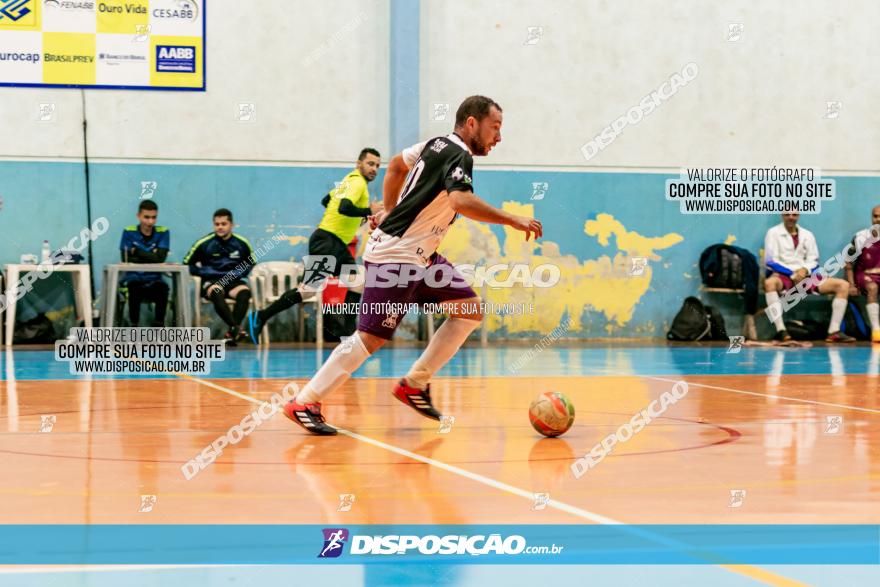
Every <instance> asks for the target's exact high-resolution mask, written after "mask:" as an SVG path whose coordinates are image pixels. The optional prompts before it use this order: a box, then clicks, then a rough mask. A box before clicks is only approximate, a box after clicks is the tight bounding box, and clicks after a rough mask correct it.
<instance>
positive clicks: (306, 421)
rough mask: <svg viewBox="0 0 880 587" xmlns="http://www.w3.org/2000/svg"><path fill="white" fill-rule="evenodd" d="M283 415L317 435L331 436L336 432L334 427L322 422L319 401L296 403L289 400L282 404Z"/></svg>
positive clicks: (322, 417)
mask: <svg viewBox="0 0 880 587" xmlns="http://www.w3.org/2000/svg"><path fill="white" fill-rule="evenodd" d="M284 415H285V416H287V417H288V418H289V419H290V420H293V421H294V422H296V423H297V424H299V425H300V426H302V427H303V428H305V429H306V430H308V431H309V432H311V433H312V434H316V435H318V436H333V435H335V434H337V432H336V428H334V427H333V426H329V425H327V424H326V423H325V422H324V416H322V415H321V404H320V403H314V404H298V403H297V402H296V400H291V401H289V402H287V405H285V406H284Z"/></svg>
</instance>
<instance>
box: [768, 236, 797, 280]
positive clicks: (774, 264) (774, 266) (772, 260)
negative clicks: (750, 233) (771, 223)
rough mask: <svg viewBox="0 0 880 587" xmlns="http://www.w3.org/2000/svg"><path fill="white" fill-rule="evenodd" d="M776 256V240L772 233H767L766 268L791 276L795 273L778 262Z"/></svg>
mask: <svg viewBox="0 0 880 587" xmlns="http://www.w3.org/2000/svg"><path fill="white" fill-rule="evenodd" d="M776 255H777V254H776V239H775V238H774V236H773V233H772V231H767V236H765V237H764V266H765V267H767V269H769V270H770V271H773V272H774V273H779V274H780V275H788V276H791V274H792V273H794V271H792V270H791V269H790V268H788V267H786V266H785V265H783V264H782V263H780V262H779V261H777V260H776Z"/></svg>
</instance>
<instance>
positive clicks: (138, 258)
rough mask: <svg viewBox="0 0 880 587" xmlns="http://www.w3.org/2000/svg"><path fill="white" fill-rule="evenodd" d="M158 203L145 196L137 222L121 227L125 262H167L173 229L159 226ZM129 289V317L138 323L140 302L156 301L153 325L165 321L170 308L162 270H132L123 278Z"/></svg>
mask: <svg viewBox="0 0 880 587" xmlns="http://www.w3.org/2000/svg"><path fill="white" fill-rule="evenodd" d="M158 218H159V206H158V205H157V204H156V202H154V201H153V200H142V201H141V203H140V205H138V211H137V219H138V223H137V224H136V225H132V226H126V227H125V228H124V229H122V239H121V240H120V242H119V252H120V255H121V257H122V262H123V263H164V262H165V259H167V258H168V251H169V249H170V248H171V232H170V231H169V230H168V229H167V228H165V227H164V226H156V221H157V220H158ZM121 285H122V286H123V287H125V288H126V289H127V290H128V319H129V321H130V322H131V325H132V326H137V325H138V323H139V322H140V319H141V304H142V303H143V302H152V303H153V304H155V307H156V310H155V316H154V321H153V324H152V326H164V325H165V311H166V309H167V308H168V284H167V283H166V282H165V280H164V279H163V278H162V274H161V273H155V272H149V273H147V272H138V271H129V272H126V273H125V276H124V277H123V278H122V280H121Z"/></svg>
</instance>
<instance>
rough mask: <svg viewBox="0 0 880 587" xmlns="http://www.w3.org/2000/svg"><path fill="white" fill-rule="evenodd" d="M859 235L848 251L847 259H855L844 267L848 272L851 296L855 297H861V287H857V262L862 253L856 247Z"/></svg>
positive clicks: (855, 237)
mask: <svg viewBox="0 0 880 587" xmlns="http://www.w3.org/2000/svg"><path fill="white" fill-rule="evenodd" d="M857 238H858V235H856V236H854V237H853V239H852V241H851V242H850V243H849V250H847V255H846V256H847V257H855V258H854V259H853V260H852V261H847V262H846V264H845V265H844V269H845V270H846V280H847V282H849V295H851V296H855V295H859V287H858V285H856V274H855V269H854V267H855V265H854V263H855V260H856V259H858V255H859V253H860V251H859V249H858V247H856V239H857Z"/></svg>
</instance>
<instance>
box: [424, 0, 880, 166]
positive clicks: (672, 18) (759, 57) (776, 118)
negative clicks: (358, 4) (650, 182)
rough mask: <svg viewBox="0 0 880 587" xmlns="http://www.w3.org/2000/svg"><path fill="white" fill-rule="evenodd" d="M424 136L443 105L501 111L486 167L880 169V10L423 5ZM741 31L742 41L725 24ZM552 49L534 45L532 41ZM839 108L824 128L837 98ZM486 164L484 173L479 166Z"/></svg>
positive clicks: (808, 3) (661, 4)
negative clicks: (637, 118) (612, 134)
mask: <svg viewBox="0 0 880 587" xmlns="http://www.w3.org/2000/svg"><path fill="white" fill-rule="evenodd" d="M422 6H423V8H422V29H421V30H422V48H421V57H422V77H421V98H422V104H421V108H422V115H421V120H422V134H423V135H431V134H437V133H441V132H448V130H449V128H451V123H450V122H443V123H438V122H430V121H429V118H430V109H431V108H432V106H431V104H433V103H443V102H449V103H450V108H451V112H450V117H452V116H453V115H454V110H455V107H456V106H457V104H458V102H460V101H461V99H462V98H464V97H466V96H468V95H470V94H474V93H483V94H486V95H488V96H490V97H492V98H494V99H495V100H497V101H498V102H499V103H500V104H501V105H502V107H503V108H504V113H505V123H504V129H503V131H502V132H503V138H504V141H503V142H502V144H501V145H499V147H498V148H496V149H495V150H493V152H492V155H491V156H490V157H489V158H488V159H486V160H485V164H486V165H487V166H491V165H554V166H576V167H583V168H587V167H596V166H626V167H635V168H643V167H655V166H656V167H672V168H678V167H680V166H682V165H685V164H687V165H694V166H696V165H703V166H707V165H733V164H740V163H744V164H753V163H754V164H765V165H774V164H776V165H786V164H790V165H793V164H796V165H798V166H802V165H814V166H818V167H822V168H823V169H834V170H873V171H877V170H878V169H880V109H878V108H877V106H876V104H877V96H878V95H880V66H878V63H880V43H877V33H876V23H877V22H880V4H878V3H877V2H873V1H870V0H857V1H854V2H847V3H839V2H831V1H827V0H805V1H801V2H796V3H793V2H779V1H777V2H768V1H766V0H748V1H741V2H736V3H729V2H717V1H716V2H711V3H710V2H705V1H702V0H689V1H679V2H674V3H671V2H667V1H662V0H645V1H641V0H640V1H635V0H627V1H624V2H614V1H609V0H587V1H585V0H563V1H554V2H544V1H540V0H491V1H481V2H473V1H469V0H443V1H440V0H425V1H424V2H423V3H422ZM730 23H742V24H743V25H744V30H743V34H742V38H741V39H740V40H739V41H738V42H730V41H728V25H729V24H730ZM529 26H543V27H544V31H543V38H542V39H541V40H540V41H539V42H538V43H537V44H535V45H526V44H524V41H525V39H526V29H527V27H529ZM691 61H693V62H695V63H697V64H698V66H699V75H698V77H697V78H696V79H695V80H693V82H691V83H690V84H689V85H687V86H686V87H684V88H683V89H682V90H681V92H680V93H678V94H676V95H675V96H674V97H673V98H672V99H671V100H669V101H667V102H666V103H664V104H663V105H661V106H660V107H659V108H658V109H657V110H656V111H655V112H654V113H652V114H651V115H650V116H648V117H646V118H645V119H644V120H643V121H642V122H641V123H640V124H638V125H636V126H633V127H628V128H627V129H626V130H625V131H624V132H623V134H621V135H620V136H619V137H618V138H617V139H616V141H615V142H614V143H613V144H612V145H611V146H610V147H608V148H606V149H605V150H604V151H602V152H601V153H600V154H599V155H597V156H595V157H594V158H592V159H591V160H590V161H587V160H586V159H585V158H584V157H583V155H582V154H581V152H580V147H581V145H583V144H584V143H585V142H587V141H588V140H590V139H591V138H592V137H593V136H595V135H596V134H598V133H599V132H600V131H601V130H602V129H603V128H604V127H605V126H607V125H609V124H610V123H611V122H612V121H613V120H615V119H616V118H618V117H619V116H620V115H621V114H623V113H624V112H625V111H626V110H627V109H629V108H630V107H631V106H635V105H637V104H638V103H639V101H640V100H641V98H642V97H643V96H645V95H646V94H648V93H649V92H651V91H652V90H655V89H656V88H657V87H658V86H659V85H660V84H661V83H662V82H663V81H664V80H666V79H668V78H669V76H670V75H671V74H673V73H674V72H676V71H678V70H680V69H681V67H682V66H683V65H685V64H686V63H688V62H691ZM832 100H834V101H840V102H842V109H841V112H840V115H839V117H838V118H837V119H833V120H831V119H823V115H824V114H825V111H826V101H832ZM480 163H481V164H482V163H483V161H481V162H480Z"/></svg>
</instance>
